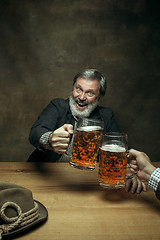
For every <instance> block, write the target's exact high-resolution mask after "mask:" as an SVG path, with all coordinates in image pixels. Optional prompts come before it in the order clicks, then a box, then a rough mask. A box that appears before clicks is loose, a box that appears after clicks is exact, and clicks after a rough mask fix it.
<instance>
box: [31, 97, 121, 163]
mask: <svg viewBox="0 0 160 240" xmlns="http://www.w3.org/2000/svg"><path fill="white" fill-rule="evenodd" d="M89 118H92V119H97V120H102V121H103V122H104V133H106V132H119V127H118V125H117V123H116V120H115V118H114V115H113V112H112V110H111V109H109V108H106V107H100V106H98V107H97V108H96V109H95V110H94V111H93V112H92V113H91V115H90V117H89ZM65 123H68V124H72V125H73V126H74V123H75V119H74V117H73V115H72V113H71V111H70V107H69V99H66V100H64V99H62V98H57V99H54V100H52V101H51V102H50V103H49V105H48V106H47V107H46V108H45V109H44V110H43V112H42V113H41V114H40V116H39V117H38V120H37V121H36V122H35V123H34V124H33V126H32V128H31V131H30V135H29V141H30V143H31V144H32V145H33V146H34V147H35V148H36V150H35V151H34V152H33V153H32V154H31V156H30V157H29V159H28V161H38V162H43V161H45V162H55V161H58V160H59V158H60V157H61V155H60V154H57V153H55V152H54V151H50V150H45V149H42V146H40V143H39V140H40V137H41V136H42V134H44V133H45V132H48V131H54V130H56V129H57V128H59V127H61V126H63V125H64V124H65Z"/></svg>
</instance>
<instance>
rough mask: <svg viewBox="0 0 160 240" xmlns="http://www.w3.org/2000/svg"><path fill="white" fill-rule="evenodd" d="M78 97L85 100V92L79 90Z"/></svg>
mask: <svg viewBox="0 0 160 240" xmlns="http://www.w3.org/2000/svg"><path fill="white" fill-rule="evenodd" d="M79 99H80V100H86V94H85V93H84V92H81V94H80V95H79Z"/></svg>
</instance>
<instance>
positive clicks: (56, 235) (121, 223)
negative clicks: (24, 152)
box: [0, 162, 160, 240]
mask: <svg viewBox="0 0 160 240" xmlns="http://www.w3.org/2000/svg"><path fill="white" fill-rule="evenodd" d="M154 165H155V166H159V167H160V163H157V162H156V163H154ZM0 181H1V182H9V183H14V184H18V185H21V186H23V187H26V188H29V189H30V190H31V191H32V193H33V197H34V199H35V200H38V201H40V202H41V203H42V204H43V205H44V206H45V207H46V208H47V210H48V214H49V215H48V220H47V222H46V223H44V224H43V225H41V226H40V227H38V228H35V229H34V230H32V231H29V232H28V233H27V234H25V235H22V236H20V237H18V239H20V240H21V239H22V240H42V239H43V240H44V239H47V240H51V239H52V240H75V239H76V240H91V239H92V240H117V239H118V240H139V239H141V240H160V201H159V200H158V199H156V196H155V194H154V192H153V191H152V190H150V189H148V191H147V192H146V193H144V192H143V193H141V194H131V193H126V192H125V190H124V189H119V190H107V189H103V188H102V187H100V186H99V183H98V165H97V166H96V169H95V170H94V171H86V170H79V169H75V168H73V167H71V166H70V165H69V164H68V163H36V164H35V163H29V162H28V163H27V162H1V163H0ZM14 239H16V238H14Z"/></svg>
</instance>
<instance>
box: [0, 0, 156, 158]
mask: <svg viewBox="0 0 160 240" xmlns="http://www.w3.org/2000/svg"><path fill="white" fill-rule="evenodd" d="M159 9H160V3H159V2H158V1H149V0H143V1H140V0H135V1H130V2H128V1H125V0H122V1H116V0H108V1H106V0H100V1H96V0H93V1H92V2H91V1H89V0H85V1H84V0H80V1H73V0H68V1H50V0H46V1H42V0H40V1H38V0H36V1H35V0H24V1H19V0H14V1H11V0H5V1H2V0H1V1H0V13H1V14H0V29H1V37H0V79H1V81H0V89H1V94H0V100H1V120H0V129H1V139H0V156H1V157H0V161H26V160H27V158H28V156H29V155H30V153H31V152H32V151H33V149H34V148H33V147H32V146H31V145H30V143H29V141H28V135H29V131H30V128H31V126H32V124H33V122H34V121H35V120H36V119H37V117H38V115H39V113H40V112H41V111H42V110H43V108H44V107H45V106H46V105H47V104H48V103H49V101H50V100H51V99H52V98H56V97H63V98H67V97H68V95H69V94H70V92H71V90H72V79H73V77H74V75H75V74H76V73H77V72H79V71H81V70H82V69H84V68H97V69H99V70H100V71H101V72H102V73H104V74H105V75H106V77H107V79H108V90H107V95H106V96H105V97H104V98H103V99H102V102H101V104H102V105H104V106H107V107H110V108H112V109H113V111H114V113H115V116H116V118H117V121H118V122H119V125H120V128H121V130H122V131H124V132H127V133H128V135H129V144H130V146H131V147H134V148H137V149H139V150H142V151H145V152H147V153H148V154H149V156H150V157H151V159H152V160H153V161H159V146H160V138H159V135H160V124H159V122H160V111H159V109H160V99H159V92H160V82H159V75H160V68H159V60H160V59H159V56H160V54H159V53H160V29H159V24H160V16H159Z"/></svg>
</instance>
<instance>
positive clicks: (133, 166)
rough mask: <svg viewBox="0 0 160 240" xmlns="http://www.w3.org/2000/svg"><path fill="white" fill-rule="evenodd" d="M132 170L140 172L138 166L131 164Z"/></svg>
mask: <svg viewBox="0 0 160 240" xmlns="http://www.w3.org/2000/svg"><path fill="white" fill-rule="evenodd" d="M130 169H133V170H135V171H138V170H139V167H138V166H137V165H134V164H131V163H130Z"/></svg>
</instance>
